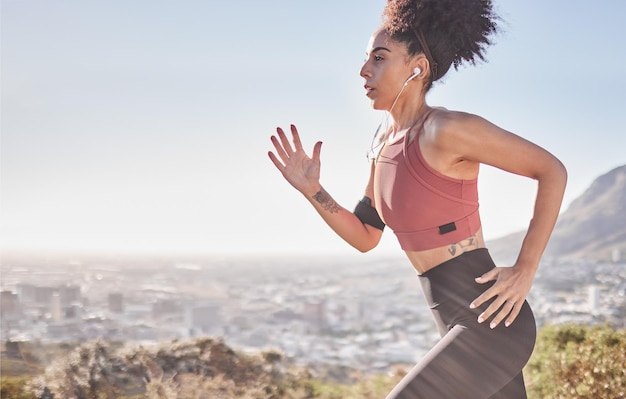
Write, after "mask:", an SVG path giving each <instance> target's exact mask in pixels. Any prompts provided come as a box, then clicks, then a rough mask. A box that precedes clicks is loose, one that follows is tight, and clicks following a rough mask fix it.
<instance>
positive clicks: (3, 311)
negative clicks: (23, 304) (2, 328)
mask: <svg viewBox="0 0 626 399" xmlns="http://www.w3.org/2000/svg"><path fill="white" fill-rule="evenodd" d="M20 312H21V308H20V301H19V298H18V296H17V294H16V293H14V292H11V291H2V292H0V316H1V317H2V318H3V319H4V318H7V317H13V316H16V315H17V316H19V314H20Z"/></svg>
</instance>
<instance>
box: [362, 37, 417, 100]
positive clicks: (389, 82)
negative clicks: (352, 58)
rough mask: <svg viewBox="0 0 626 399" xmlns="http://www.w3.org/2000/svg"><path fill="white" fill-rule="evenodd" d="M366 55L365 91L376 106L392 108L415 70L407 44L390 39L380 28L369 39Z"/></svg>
mask: <svg viewBox="0 0 626 399" xmlns="http://www.w3.org/2000/svg"><path fill="white" fill-rule="evenodd" d="M366 56H367V58H366V60H365V64H363V67H362V68H361V76H362V77H363V78H364V79H365V91H366V92H365V95H366V96H367V97H369V98H370V100H372V107H373V108H374V109H379V110H389V108H390V107H391V105H392V104H393V102H394V100H395V99H396V96H397V95H398V93H400V90H402V86H403V85H404V82H405V81H406V80H407V79H408V78H409V76H411V74H412V68H411V66H410V65H409V62H408V61H409V55H408V53H407V50H406V46H405V45H403V44H401V43H398V42H396V41H394V40H391V39H390V38H389V36H388V35H387V33H386V32H385V31H384V30H378V31H376V32H375V33H374V35H373V36H372V38H371V39H370V42H369V44H368V48H367V51H366Z"/></svg>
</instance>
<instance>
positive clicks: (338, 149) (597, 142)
mask: <svg viewBox="0 0 626 399" xmlns="http://www.w3.org/2000/svg"><path fill="white" fill-rule="evenodd" d="M494 3H495V6H496V10H497V11H498V13H499V14H500V15H501V16H502V18H503V20H504V22H502V23H501V27H502V33H500V34H499V35H497V36H496V37H495V44H494V45H493V46H492V47H490V48H489V49H488V50H487V52H486V57H487V60H488V62H486V63H479V64H478V65H476V66H462V67H460V68H459V71H454V70H451V71H450V73H449V76H447V77H446V78H445V79H444V82H443V83H442V84H437V85H435V87H434V88H433V90H432V92H431V93H430V94H429V97H428V101H429V104H431V105H433V106H445V107H447V108H450V109H458V110H463V111H467V112H471V113H476V114H479V115H481V116H483V117H485V118H486V119H488V120H490V121H492V122H494V123H496V124H498V125H499V126H501V127H503V128H505V129H507V130H510V131H512V132H514V133H516V134H518V135H520V136H522V137H524V138H527V139H529V140H531V141H533V142H535V143H537V144H538V145H541V146H543V147H545V148H546V149H548V150H549V151H551V152H552V153H554V154H555V155H556V156H557V157H559V158H560V159H561V160H562V161H563V162H564V164H565V165H566V167H567V168H568V171H569V184H568V189H567V191H566V196H565V201H564V206H563V210H565V209H566V208H567V206H568V205H569V204H570V203H571V201H572V200H573V199H575V198H576V197H578V196H580V195H581V194H582V193H583V191H584V190H585V189H586V188H587V187H588V186H589V185H590V184H591V183H592V181H593V180H594V179H595V178H597V177H598V176H600V175H602V174H604V173H607V172H608V171H610V170H611V169H613V168H615V167H617V166H619V165H622V164H624V163H626V151H625V150H624V149H625V148H626V132H624V128H623V124H622V123H621V121H620V118H619V116H620V115H621V113H622V112H623V108H624V104H626V71H625V70H624V68H622V65H624V63H625V61H626V54H625V53H624V52H623V51H619V50H621V49H622V48H623V47H624V45H623V39H622V38H623V37H626V24H624V23H623V21H624V20H625V18H626V3H623V4H622V3H615V2H610V1H608V0H601V1H599V2H595V3H588V2H582V3H581V2H569V3H566V5H565V3H560V4H552V3H545V2H540V1H539V0H531V1H528V2H523V3H520V2H516V1H514V0H496V1H495V2H494ZM384 4H385V1H382V0H377V1H366V2H363V1H356V0H348V1H344V2H338V3H337V2H330V1H322V2H314V3H294V2H288V1H285V0H273V1H269V2H252V1H249V2H243V3H242V2H237V3H220V4H219V6H217V5H215V4H214V3H211V2H208V3H207V2H201V1H187V2H183V3H166V2H148V1H146V0H139V1H136V2H130V3H129V2H122V1H119V0H114V1H109V2H79V1H75V0H74V1H66V2H56V1H43V0H2V14H1V22H2V27H1V29H2V35H1V44H2V61H1V68H2V69H1V71H2V88H1V89H2V93H1V94H2V104H1V106H2V115H1V116H2V118H1V119H2V120H1V143H0V144H1V148H0V163H1V168H0V169H1V170H0V179H1V180H0V183H1V190H0V219H1V221H0V234H1V237H0V240H1V244H0V248H1V249H2V251H3V252H6V251H8V250H10V249H12V250H15V249H22V250H27V251H28V250H34V249H38V250H53V251H56V252H58V251H96V252H105V253H146V254H150V253H152V254H160V253H173V254H182V255H184V254H198V255H202V254H204V255H210V254H218V255H219V254H244V255H245V254H249V255H255V254H268V255H271V254H274V255H281V254H295V255H306V254H336V255H350V256H351V255H352V254H356V255H355V256H360V254H358V253H357V252H356V250H354V249H352V248H350V247H349V246H348V245H347V244H345V243H343V242H342V241H341V239H339V238H338V237H336V236H335V234H334V233H333V232H332V231H331V230H330V229H328V228H327V227H326V226H325V224H324V222H323V221H322V220H321V219H320V218H319V216H318V215H317V214H316V213H315V211H314V210H313V209H312V207H311V206H310V205H309V204H308V202H307V201H306V200H304V198H302V196H301V195H300V194H299V193H297V192H295V191H294V190H293V189H292V188H291V187H290V186H289V185H288V184H287V183H286V182H285V181H284V180H283V179H282V177H281V176H280V174H279V173H278V171H276V170H275V168H274V166H273V165H272V164H271V162H270V161H269V159H268V157H267V151H269V150H271V149H272V148H271V144H270V142H269V137H270V135H271V134H273V133H274V131H275V128H276V127H277V126H282V127H286V126H288V125H289V124H290V123H294V124H296V125H297V126H298V127H299V130H300V132H301V135H302V138H303V142H304V145H305V147H306V148H307V149H310V148H311V147H312V145H313V143H314V142H315V141H317V140H322V141H323V142H324V146H323V148H322V183H323V184H324V186H325V188H326V189H327V190H328V191H329V192H330V194H331V195H333V197H334V198H335V199H336V200H337V201H338V202H339V203H340V204H341V205H343V206H345V207H346V208H348V209H351V208H352V207H353V206H354V205H355V204H356V202H357V200H358V199H359V198H360V197H361V196H362V192H363V189H364V186H365V183H366V179H367V173H368V166H367V162H366V160H365V153H366V150H367V147H368V146H369V144H370V141H371V138H372V135H373V133H374V131H375V129H376V126H377V125H378V123H379V122H380V120H381V119H382V114H381V113H378V112H376V111H373V110H371V109H370V107H369V101H368V99H367V98H366V97H365V95H364V90H363V80H362V78H361V77H360V76H359V74H358V71H359V68H360V66H361V63H362V61H363V58H364V52H365V47H366V45H367V42H368V39H369V36H370V34H371V33H372V32H373V31H374V30H375V29H376V27H377V26H378V24H379V22H380V15H381V11H382V9H383V7H384ZM535 191H536V188H535V184H534V183H533V182H532V181H530V180H529V179H525V178H521V177H516V176H512V175H509V174H507V173H505V172H501V171H496V170H494V169H493V168H490V167H484V168H483V169H482V171H481V177H480V180H479V195H480V202H481V216H482V222H483V226H484V233H485V236H486V238H487V240H491V239H495V238H498V237H501V236H504V235H506V234H509V233H512V232H516V231H519V230H522V229H524V228H525V227H526V226H527V225H528V222H529V220H530V217H531V212H532V206H533V199H534V195H535ZM29 248H30V249H29ZM373 253H374V254H378V255H386V254H401V251H400V248H399V245H398V244H397V242H396V240H395V237H394V235H393V234H392V233H391V232H390V231H388V232H386V234H385V235H384V238H383V241H382V242H381V245H380V246H379V248H377V249H375V250H374V252H373Z"/></svg>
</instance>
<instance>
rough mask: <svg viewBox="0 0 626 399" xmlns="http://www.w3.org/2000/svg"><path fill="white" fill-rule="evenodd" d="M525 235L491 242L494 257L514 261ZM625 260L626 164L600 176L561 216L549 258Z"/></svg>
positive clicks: (547, 252) (554, 233) (521, 234)
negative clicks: (615, 256) (617, 254)
mask: <svg viewBox="0 0 626 399" xmlns="http://www.w3.org/2000/svg"><path fill="white" fill-rule="evenodd" d="M523 237H524V232H518V233H513V234H511V235H508V236H506V237H502V238H500V239H496V240H493V241H490V242H489V248H490V252H491V253H492V254H493V256H494V258H497V259H500V260H502V261H507V262H510V261H513V260H514V259H515V256H516V255H517V251H519V246H520V245H521V242H522V239H523ZM616 251H619V252H621V256H622V258H624V257H626V165H622V166H620V167H617V168H615V169H613V170H611V171H610V172H608V173H606V174H604V175H602V176H600V177H598V178H597V179H596V180H594V181H593V183H592V184H591V186H589V188H588V189H587V190H586V191H585V192H584V193H583V194H582V195H581V196H580V197H578V198H577V199H576V200H574V201H573V202H572V203H571V205H570V206H569V207H568V208H567V210H566V211H565V212H563V213H562V214H561V215H560V216H559V220H558V222H557V225H556V227H555V229H554V232H553V234H552V237H551V239H550V243H549V244H548V248H547V249H546V256H551V257H572V258H585V259H596V260H609V259H611V257H612V255H613V253H614V252H616Z"/></svg>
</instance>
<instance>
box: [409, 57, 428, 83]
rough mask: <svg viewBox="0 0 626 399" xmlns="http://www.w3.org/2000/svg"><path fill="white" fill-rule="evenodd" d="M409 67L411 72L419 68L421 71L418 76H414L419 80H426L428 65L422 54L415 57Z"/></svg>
mask: <svg viewBox="0 0 626 399" xmlns="http://www.w3.org/2000/svg"><path fill="white" fill-rule="evenodd" d="M411 67H412V68H413V70H415V68H419V70H420V71H421V72H420V74H419V75H418V76H416V78H417V79H419V80H423V79H426V78H427V77H428V76H429V75H430V63H429V62H428V60H427V59H426V57H425V56H424V55H423V54H420V55H418V56H416V57H415V59H414V60H412V61H411Z"/></svg>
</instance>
